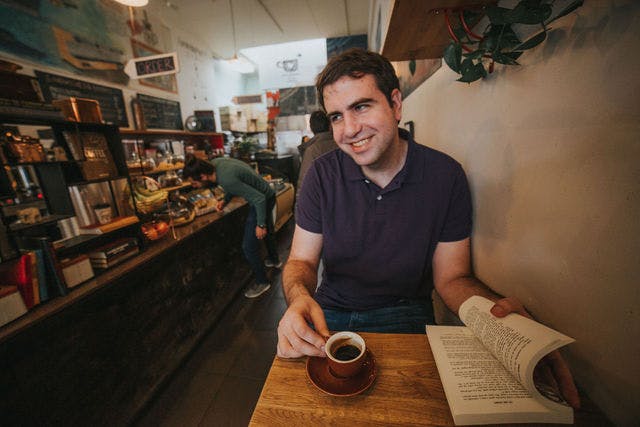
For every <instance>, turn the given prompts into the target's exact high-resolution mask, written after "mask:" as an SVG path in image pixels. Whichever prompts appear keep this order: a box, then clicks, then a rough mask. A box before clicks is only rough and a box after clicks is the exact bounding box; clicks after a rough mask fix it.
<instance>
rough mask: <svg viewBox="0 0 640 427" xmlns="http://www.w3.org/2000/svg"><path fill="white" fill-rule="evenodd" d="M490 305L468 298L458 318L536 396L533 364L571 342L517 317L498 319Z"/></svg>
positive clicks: (487, 301)
mask: <svg viewBox="0 0 640 427" xmlns="http://www.w3.org/2000/svg"><path fill="white" fill-rule="evenodd" d="M493 305H494V303H493V302H492V301H490V300H488V299H486V298H483V297H479V296H474V297H471V298H469V299H468V300H467V301H465V302H464V303H463V304H462V305H461V306H460V310H459V316H460V319H461V320H462V321H463V322H464V324H465V325H467V327H468V328H469V329H470V330H471V331H472V332H473V334H474V335H475V336H476V337H477V338H478V339H479V340H480V341H481V342H482V344H483V345H484V346H485V347H486V348H487V350H488V351H489V352H490V353H491V354H492V355H493V356H495V357H496V359H498V361H499V362H500V363H501V364H502V365H503V366H504V367H505V368H506V369H507V370H508V371H509V372H510V373H511V374H512V375H513V376H514V377H515V378H516V379H517V380H518V382H520V383H521V384H522V385H524V386H525V387H526V388H527V389H528V390H529V392H530V393H532V394H533V395H538V392H537V390H536V387H535V384H534V383H533V370H534V368H535V366H536V364H537V363H538V361H539V360H540V359H541V358H542V357H543V356H545V355H546V354H548V353H550V352H551V351H553V350H555V349H557V348H558V347H561V346H563V345H565V344H569V343H571V342H573V341H574V340H573V339H572V338H570V337H568V336H566V335H564V334H561V333H560V332H558V331H555V330H553V329H551V328H548V327H546V326H544V325H542V324H540V323H538V322H536V321H534V320H531V319H529V318H526V317H524V316H521V315H519V314H515V313H512V314H509V315H508V316H506V317H504V318H497V317H495V316H494V315H492V314H491V312H490V309H491V307H493Z"/></svg>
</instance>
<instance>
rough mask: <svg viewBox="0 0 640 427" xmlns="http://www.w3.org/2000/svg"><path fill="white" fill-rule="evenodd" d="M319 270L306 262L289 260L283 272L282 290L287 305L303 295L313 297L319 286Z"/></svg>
mask: <svg viewBox="0 0 640 427" xmlns="http://www.w3.org/2000/svg"><path fill="white" fill-rule="evenodd" d="M317 278H318V275H317V270H316V269H314V268H313V266H312V265H311V264H309V263H307V262H305V261H298V260H289V261H288V262H287V264H286V265H285V267H284V270H283V272H282V289H283V291H284V296H285V298H286V300H287V304H291V301H293V300H294V299H296V298H297V297H299V296H301V295H307V296H310V295H313V294H314V292H315V290H316V284H317V280H318V279H317Z"/></svg>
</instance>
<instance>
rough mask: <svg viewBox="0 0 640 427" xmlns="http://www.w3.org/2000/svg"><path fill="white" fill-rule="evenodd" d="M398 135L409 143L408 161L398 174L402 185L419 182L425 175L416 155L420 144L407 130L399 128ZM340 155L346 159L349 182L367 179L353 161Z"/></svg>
mask: <svg viewBox="0 0 640 427" xmlns="http://www.w3.org/2000/svg"><path fill="white" fill-rule="evenodd" d="M398 135H399V136H400V138H402V139H405V140H406V141H407V142H408V148H407V160H406V162H405V164H404V167H403V168H402V169H401V170H400V172H398V177H399V178H400V184H402V183H403V182H417V181H421V180H422V175H423V173H424V168H423V165H422V164H421V163H420V161H419V156H418V155H417V153H416V150H417V149H418V144H417V143H416V142H415V141H414V140H413V138H412V137H411V134H410V133H409V131H407V130H406V129H402V128H398ZM340 155H341V156H342V157H343V159H344V162H343V164H344V174H345V177H346V178H347V179H348V180H349V181H361V180H364V179H367V177H366V176H365V175H364V173H362V169H361V168H360V166H358V164H357V163H356V162H354V161H353V159H352V158H351V157H350V156H349V155H348V154H346V153H345V152H343V151H342V150H340Z"/></svg>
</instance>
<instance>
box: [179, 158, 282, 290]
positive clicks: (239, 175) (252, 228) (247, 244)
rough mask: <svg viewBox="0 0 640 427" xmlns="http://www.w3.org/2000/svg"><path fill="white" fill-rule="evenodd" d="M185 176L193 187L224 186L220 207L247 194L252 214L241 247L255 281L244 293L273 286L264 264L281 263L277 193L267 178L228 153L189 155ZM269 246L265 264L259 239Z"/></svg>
mask: <svg viewBox="0 0 640 427" xmlns="http://www.w3.org/2000/svg"><path fill="white" fill-rule="evenodd" d="M182 176H183V178H184V179H188V180H190V181H191V182H192V184H193V185H194V187H201V186H207V185H214V184H217V185H219V186H220V187H222V189H223V190H224V193H225V197H224V199H223V200H220V201H219V202H218V206H217V209H218V210H222V208H224V205H225V204H226V203H228V202H229V200H231V198H232V197H233V196H239V197H242V198H244V199H245V200H246V201H247V203H249V205H250V209H249V215H248V216H247V220H246V222H245V227H244V236H243V239H242V251H243V253H244V256H245V258H246V259H247V261H248V262H249V265H250V266H251V270H252V271H253V275H254V278H255V283H254V284H253V285H252V286H250V287H249V288H248V289H247V290H246V291H245V293H244V296H245V297H247V298H256V297H259V296H260V295H262V294H263V293H265V292H266V291H267V290H269V288H270V287H271V284H270V283H269V280H268V279H267V275H266V273H265V270H264V267H265V266H266V267H275V268H280V267H282V262H281V261H280V260H279V257H278V251H277V248H276V241H275V235H274V232H275V231H274V228H273V214H272V212H273V207H274V206H275V203H276V194H275V192H274V191H273V189H271V187H270V186H269V184H268V183H267V181H265V180H264V179H263V178H262V177H261V176H260V175H258V174H257V173H256V171H255V170H253V169H252V168H251V167H250V166H249V165H248V164H247V163H245V162H243V161H241V160H237V159H231V158H226V157H220V158H217V159H214V160H212V161H211V162H208V161H206V160H202V159H198V158H196V157H195V156H189V157H188V158H187V159H186V164H185V167H184V169H183V172H182ZM263 239H264V241H265V243H266V246H267V252H268V258H267V259H266V260H265V262H264V265H263V264H262V259H261V257H260V240H263Z"/></svg>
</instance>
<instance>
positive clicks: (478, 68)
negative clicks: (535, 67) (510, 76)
mask: <svg viewBox="0 0 640 427" xmlns="http://www.w3.org/2000/svg"><path fill="white" fill-rule="evenodd" d="M553 3H554V2H553V0H520V1H519V2H518V3H517V4H516V5H515V6H514V7H513V8H511V9H510V8H506V7H501V6H497V5H492V6H487V7H486V8H484V9H460V10H456V11H453V10H445V11H444V13H445V21H446V23H447V29H448V31H449V35H450V37H451V39H452V42H451V43H450V44H449V45H448V46H447V47H446V48H445V50H444V60H445V62H446V63H447V65H448V66H449V68H451V69H452V70H453V71H455V72H456V73H458V74H460V75H461V77H460V78H459V79H458V81H459V82H465V83H471V82H474V81H476V80H479V79H481V78H484V77H486V76H487V73H491V72H492V71H493V67H494V64H495V63H496V62H497V63H498V64H503V65H519V64H518V61H517V60H518V58H519V57H520V55H522V53H523V52H524V51H525V50H528V49H531V48H533V47H536V46H538V45H539V44H540V43H542V42H543V41H544V40H545V39H546V38H547V32H548V31H549V30H551V28H550V27H549V24H551V23H552V22H553V21H555V20H556V19H558V18H561V17H563V16H565V15H568V14H569V13H571V12H573V11H574V10H576V9H577V8H579V7H580V6H582V4H583V3H584V1H583V0H577V1H573V2H571V3H570V4H569V5H567V6H566V7H565V8H564V9H563V10H562V11H560V12H559V13H558V14H556V15H555V16H553V17H551V15H552V13H553V7H552V6H553ZM454 12H457V15H456V17H455V18H453V19H452V15H453V14H454ZM484 14H486V16H487V20H482V19H481V18H482V17H483V15H484ZM456 18H457V20H458V21H459V25H454V24H453V20H454V19H456ZM487 21H488V23H487V24H486V26H485V27H484V30H483V31H482V32H481V34H477V33H476V32H474V31H472V29H471V27H472V25H470V23H472V24H473V23H475V24H477V23H478V22H487ZM514 25H533V26H539V27H540V30H539V31H538V32H536V33H535V34H534V35H533V36H531V37H529V38H527V39H526V40H524V41H522V40H520V37H519V36H518V34H517V33H516V31H514V28H513V26H514Z"/></svg>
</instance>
